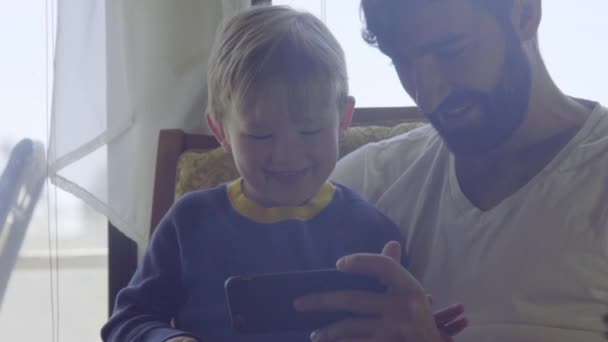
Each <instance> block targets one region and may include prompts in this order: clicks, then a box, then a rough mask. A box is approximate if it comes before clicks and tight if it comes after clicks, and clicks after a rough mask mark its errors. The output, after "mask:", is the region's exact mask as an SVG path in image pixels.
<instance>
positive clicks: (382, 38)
mask: <svg viewBox="0 0 608 342" xmlns="http://www.w3.org/2000/svg"><path fill="white" fill-rule="evenodd" d="M427 1H428V0H362V1H361V12H362V14H363V20H364V28H363V31H362V36H363V39H364V40H365V41H366V42H367V43H368V44H370V45H372V46H376V47H380V46H381V45H390V42H391V40H392V39H393V38H395V37H393V36H394V33H393V32H395V30H394V27H395V25H399V22H400V21H401V20H402V17H403V11H404V10H406V8H408V6H409V8H411V9H412V10H413V9H415V7H416V6H421V5H424V2H427ZM436 1H440V0H436ZM461 1H472V2H473V4H475V5H476V6H479V7H481V8H482V9H485V10H487V11H489V12H490V13H492V14H493V15H494V16H495V17H496V19H497V20H498V21H499V23H500V24H501V25H510V15H511V9H512V8H513V0H461Z"/></svg>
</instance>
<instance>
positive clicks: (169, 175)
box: [150, 107, 425, 232]
mask: <svg viewBox="0 0 608 342" xmlns="http://www.w3.org/2000/svg"><path fill="white" fill-rule="evenodd" d="M420 121H425V118H424V116H423V115H422V114H421V113H420V111H419V110H418V109H417V108H416V107H391V108H357V109H355V113H354V116H353V122H352V126H370V125H375V126H393V125H395V124H398V123H402V122H420ZM218 146H219V144H218V143H217V141H216V140H215V138H214V137H213V136H210V135H202V134H189V133H185V132H184V131H182V130H179V129H166V130H161V131H160V134H159V137H158V151H157V154H156V174H155V177H154V194H153V196H154V197H153V200H152V214H151V220H150V232H152V231H153V230H154V228H155V227H156V226H157V225H158V223H159V222H160V220H161V219H162V217H163V215H165V213H166V212H167V211H168V210H169V208H170V207H171V205H172V204H173V202H174V200H175V181H176V170H177V164H178V161H179V158H180V156H181V155H182V154H183V153H184V152H185V151H187V150H207V149H213V148H216V147H218Z"/></svg>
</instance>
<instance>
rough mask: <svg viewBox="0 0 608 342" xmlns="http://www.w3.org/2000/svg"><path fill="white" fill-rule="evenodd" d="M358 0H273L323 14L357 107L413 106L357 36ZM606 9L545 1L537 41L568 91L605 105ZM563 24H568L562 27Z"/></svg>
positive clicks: (605, 5) (600, 1)
mask: <svg viewBox="0 0 608 342" xmlns="http://www.w3.org/2000/svg"><path fill="white" fill-rule="evenodd" d="M360 3H361V1H360V0H343V1H327V0H273V4H279V5H289V6H291V7H294V8H296V9H303V10H307V11H309V12H311V13H312V14H314V15H316V16H317V17H319V18H321V19H322V20H323V21H324V22H325V23H326V24H327V26H329V28H330V30H331V31H332V32H333V33H334V35H335V36H336V38H337V39H338V41H340V43H341V44H342V46H343V48H344V50H345V53H346V59H347V63H348V72H349V75H350V86H351V93H352V94H353V95H354V96H355V97H356V98H357V105H358V106H359V107H392V106H411V105H413V104H414V102H413V101H412V99H411V98H409V97H408V96H407V95H406V94H405V91H403V89H402V88H401V85H400V84H399V81H398V79H397V76H396V74H395V72H394V70H393V68H392V67H391V65H390V63H389V60H388V59H387V58H386V57H384V56H383V55H382V54H381V53H380V52H379V51H377V50H376V49H375V48H372V47H370V46H368V45H367V44H366V43H365V42H364V41H363V40H362V38H361V34H360V33H361V27H362V25H361V20H360V15H359V6H360ZM606 12H608V2H606V1H605V0H583V1H579V2H577V3H576V5H574V4H573V2H571V1H545V2H543V13H544V14H543V22H542V24H541V30H540V44H541V50H542V53H543V56H544V58H545V61H546V63H547V66H548V68H549V70H550V72H551V74H552V75H553V77H554V79H555V81H556V82H557V84H558V85H559V86H560V87H561V88H562V90H564V91H565V92H566V93H567V94H569V95H573V96H579V97H584V98H587V99H590V100H594V101H600V102H601V103H603V104H604V105H606V104H608V92H606V91H605V88H606V87H605V86H604V85H603V83H604V82H605V79H606V77H608V63H606V61H607V60H608V44H606V43H605V42H606V32H608V21H606V20H605V19H604V17H605V13H606ZM564 23H567V25H564Z"/></svg>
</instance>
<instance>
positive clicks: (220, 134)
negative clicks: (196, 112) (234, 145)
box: [205, 113, 231, 153]
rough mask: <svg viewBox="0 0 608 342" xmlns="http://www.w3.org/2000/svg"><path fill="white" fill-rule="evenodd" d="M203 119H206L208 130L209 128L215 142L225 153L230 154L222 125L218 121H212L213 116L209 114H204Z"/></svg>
mask: <svg viewBox="0 0 608 342" xmlns="http://www.w3.org/2000/svg"><path fill="white" fill-rule="evenodd" d="M205 118H206V119H207V125H208V126H209V128H211V132H213V135H214V136H215V139H216V140H217V142H218V143H220V145H222V147H223V148H224V150H226V152H228V153H230V152H231V149H230V144H229V143H228V140H227V139H226V135H225V134H224V125H223V124H222V122H221V121H220V120H218V121H217V122H216V121H215V120H214V119H213V116H212V115H211V114H209V113H205Z"/></svg>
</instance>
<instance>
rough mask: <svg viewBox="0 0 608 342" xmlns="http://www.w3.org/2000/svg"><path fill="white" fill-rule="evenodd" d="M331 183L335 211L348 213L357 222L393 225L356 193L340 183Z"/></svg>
mask: <svg viewBox="0 0 608 342" xmlns="http://www.w3.org/2000/svg"><path fill="white" fill-rule="evenodd" d="M331 183H332V184H333V185H334V186H335V187H336V195H335V197H334V201H335V206H336V208H337V210H339V211H342V212H344V213H348V217H350V218H351V219H352V220H355V221H358V222H362V223H364V222H365V223H374V224H376V225H377V224H379V223H381V224H383V225H388V226H393V225H394V224H393V222H392V221H391V220H390V219H389V218H388V217H387V216H385V215H384V214H383V213H382V212H381V211H380V210H379V209H378V208H377V207H376V206H375V205H373V204H372V203H370V202H368V201H367V200H365V199H364V198H363V197H362V196H361V195H359V194H358V193H357V192H355V191H354V190H352V189H350V188H349V187H347V186H345V185H342V184H340V183H337V182H333V181H332V182H331Z"/></svg>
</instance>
